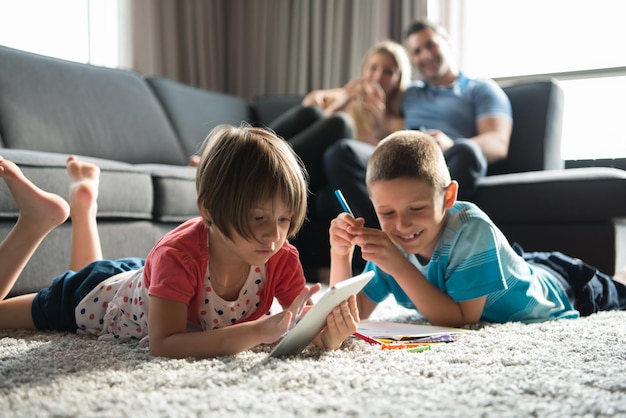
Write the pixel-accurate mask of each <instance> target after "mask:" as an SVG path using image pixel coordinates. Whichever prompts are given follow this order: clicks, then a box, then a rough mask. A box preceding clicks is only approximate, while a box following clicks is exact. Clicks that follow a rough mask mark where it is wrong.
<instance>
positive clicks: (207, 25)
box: [122, 0, 428, 98]
mask: <svg viewBox="0 0 626 418" xmlns="http://www.w3.org/2000/svg"><path fill="white" fill-rule="evenodd" d="M125 1H126V4H125V10H126V14H125V15H126V16H127V20H126V21H127V25H126V30H125V31H123V32H122V33H126V34H127V37H128V40H129V42H128V43H127V45H128V53H127V54H126V55H125V59H124V63H125V66H127V67H129V68H132V69H134V70H136V71H138V72H140V73H142V74H146V75H147V74H158V75H162V76H165V77H169V78H172V79H175V80H179V81H181V82H183V83H186V84H189V85H193V86H198V87H202V88H205V89H209V90H214V91H220V92H225V93H231V94H236V95H239V96H241V97H245V98H252V97H255V96H258V95H266V94H304V93H306V92H308V91H310V90H312V89H316V88H328V87H337V86H340V85H343V84H345V83H346V82H347V81H348V80H350V79H351V78H353V77H355V76H356V75H357V74H358V69H359V67H360V63H361V57H362V55H363V54H364V52H365V51H366V50H367V49H368V48H369V47H370V46H371V45H372V44H374V43H375V42H377V41H379V40H382V39H395V40H397V41H401V40H402V31H403V29H404V28H405V27H406V26H407V25H408V23H409V22H410V21H412V20H414V19H416V18H419V17H423V16H426V15H427V3H428V1H427V0H125Z"/></svg>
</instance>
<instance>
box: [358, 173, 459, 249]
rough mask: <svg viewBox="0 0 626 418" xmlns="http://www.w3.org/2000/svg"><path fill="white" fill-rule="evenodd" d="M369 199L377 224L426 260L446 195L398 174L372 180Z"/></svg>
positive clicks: (442, 222)
mask: <svg viewBox="0 0 626 418" xmlns="http://www.w3.org/2000/svg"><path fill="white" fill-rule="evenodd" d="M369 190H370V198H371V200H372V204H373V205H374V209H375V210H376V214H377V215H378V220H379V221H380V226H381V228H382V230H383V231H384V232H385V233H386V234H387V236H388V237H389V238H390V239H391V240H392V241H393V242H395V243H396V244H398V245H399V246H400V247H401V248H402V249H403V250H404V251H405V252H406V253H408V254H417V255H420V256H422V257H424V258H426V259H430V257H431V256H432V253H433V251H434V249H435V246H436V245H437V241H438V239H439V236H440V235H441V233H442V231H443V228H444V227H445V223H446V214H447V211H446V209H447V208H448V207H450V206H452V204H454V201H456V199H453V200H452V203H451V204H450V203H449V201H446V198H447V194H446V193H443V192H438V191H436V190H435V188H433V187H432V186H430V185H429V184H428V182H427V181H426V180H423V179H414V178H407V177H401V178H397V179H393V180H383V181H376V182H374V183H372V184H370V186H369Z"/></svg>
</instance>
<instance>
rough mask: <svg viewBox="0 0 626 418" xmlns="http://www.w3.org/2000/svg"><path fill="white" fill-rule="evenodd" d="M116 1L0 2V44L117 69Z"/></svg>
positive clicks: (31, 0)
mask: <svg viewBox="0 0 626 418" xmlns="http://www.w3.org/2000/svg"><path fill="white" fill-rule="evenodd" d="M118 15H119V7H118V1H117V0H55V1H49V0H19V1H15V0H0V44H2V45H5V46H8V47H11V48H16V49H21V50H25V51H30V52H34V53H37V54H42V55H49V56H53V57H57V58H62V59H66V60H70V61H77V62H85V63H87V62H88V63H91V64H95V65H104V66H108V67H117V66H118V45H119V41H118V39H119V36H118V31H119V23H118V20H119V18H118Z"/></svg>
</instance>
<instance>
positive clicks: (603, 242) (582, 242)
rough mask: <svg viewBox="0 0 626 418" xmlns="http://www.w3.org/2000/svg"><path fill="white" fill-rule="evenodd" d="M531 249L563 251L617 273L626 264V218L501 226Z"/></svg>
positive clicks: (599, 267)
mask: <svg viewBox="0 0 626 418" xmlns="http://www.w3.org/2000/svg"><path fill="white" fill-rule="evenodd" d="M498 226H499V227H500V229H501V230H502V231H503V232H504V234H505V235H506V236H507V238H508V239H509V241H510V242H512V243H513V242H517V243H519V244H520V245H521V246H522V247H523V248H524V249H525V250H527V251H560V252H562V253H564V254H567V255H569V256H571V257H575V258H580V259H581V260H583V261H585V262H586V263H587V264H591V265H592V266H594V267H597V268H598V269H599V270H600V271H602V272H603V273H606V274H609V275H613V274H615V272H616V271H617V270H619V269H621V268H622V267H624V266H626V219H620V220H615V221H614V222H599V223H587V224H584V223H581V224H524V225H512V224H505V225H498Z"/></svg>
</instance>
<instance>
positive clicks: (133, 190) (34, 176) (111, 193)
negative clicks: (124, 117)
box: [0, 149, 153, 220]
mask: <svg viewBox="0 0 626 418" xmlns="http://www.w3.org/2000/svg"><path fill="white" fill-rule="evenodd" d="M0 151H1V155H2V156H3V157H4V158H5V159H7V160H11V161H13V162H15V163H16V164H17V165H18V166H20V168H21V170H22V171H23V172H24V174H25V175H26V177H27V178H29V179H30V180H31V181H32V182H33V183H35V184H36V185H37V186H39V187H40V188H41V189H43V190H46V191H48V192H52V193H56V194H58V195H59V196H62V197H63V198H64V199H66V200H67V198H68V190H69V179H68V176H67V170H66V160H67V154H58V153H48V152H39V151H30V150H13V149H3V150H0ZM79 158H80V159H81V160H84V161H89V162H91V163H94V164H96V165H98V166H99V167H100V170H101V174H100V186H99V194H98V218H112V219H131V220H150V219H152V212H153V198H152V196H153V187H152V180H151V178H150V175H149V173H146V172H145V171H142V170H140V169H138V168H136V167H134V166H132V165H130V164H126V163H121V162H117V161H111V160H104V159H101V158H91V157H84V156H79ZM17 215H18V208H17V205H16V204H15V201H14V200H13V198H12V197H11V195H10V193H9V190H8V188H7V187H6V184H5V182H3V181H0V219H17Z"/></svg>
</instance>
